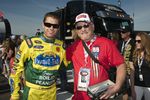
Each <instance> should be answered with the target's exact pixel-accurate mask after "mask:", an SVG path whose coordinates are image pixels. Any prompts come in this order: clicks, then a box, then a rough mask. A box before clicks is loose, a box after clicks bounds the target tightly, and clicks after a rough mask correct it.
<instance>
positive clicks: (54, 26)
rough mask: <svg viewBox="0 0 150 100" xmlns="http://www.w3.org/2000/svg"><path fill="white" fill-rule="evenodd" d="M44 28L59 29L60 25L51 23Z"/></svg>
mask: <svg viewBox="0 0 150 100" xmlns="http://www.w3.org/2000/svg"><path fill="white" fill-rule="evenodd" d="M44 26H46V27H48V28H50V27H52V26H53V28H56V29H58V28H59V25H58V24H51V23H44Z"/></svg>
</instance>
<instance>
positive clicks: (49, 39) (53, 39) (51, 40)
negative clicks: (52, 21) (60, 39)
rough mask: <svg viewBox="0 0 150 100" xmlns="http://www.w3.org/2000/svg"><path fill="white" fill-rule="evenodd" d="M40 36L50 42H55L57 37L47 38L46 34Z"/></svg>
mask: <svg viewBox="0 0 150 100" xmlns="http://www.w3.org/2000/svg"><path fill="white" fill-rule="evenodd" d="M40 38H41V39H42V40H43V41H45V42H48V43H54V42H55V38H47V37H46V36H45V35H44V34H43V35H41V36H40Z"/></svg>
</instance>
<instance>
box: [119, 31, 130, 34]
mask: <svg viewBox="0 0 150 100" xmlns="http://www.w3.org/2000/svg"><path fill="white" fill-rule="evenodd" d="M127 32H128V31H120V32H119V33H121V34H125V33H127Z"/></svg>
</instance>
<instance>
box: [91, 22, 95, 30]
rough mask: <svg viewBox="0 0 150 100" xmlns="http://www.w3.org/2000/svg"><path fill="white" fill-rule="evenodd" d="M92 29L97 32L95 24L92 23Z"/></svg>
mask: <svg viewBox="0 0 150 100" xmlns="http://www.w3.org/2000/svg"><path fill="white" fill-rule="evenodd" d="M91 27H92V30H93V31H94V30H95V25H94V23H93V22H92V23H91Z"/></svg>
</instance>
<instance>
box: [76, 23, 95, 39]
mask: <svg viewBox="0 0 150 100" xmlns="http://www.w3.org/2000/svg"><path fill="white" fill-rule="evenodd" d="M75 30H76V33H77V35H78V36H79V38H80V39H81V40H83V41H89V40H91V39H92V38H93V31H94V25H93V23H87V22H78V23H76V25H75Z"/></svg>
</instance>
